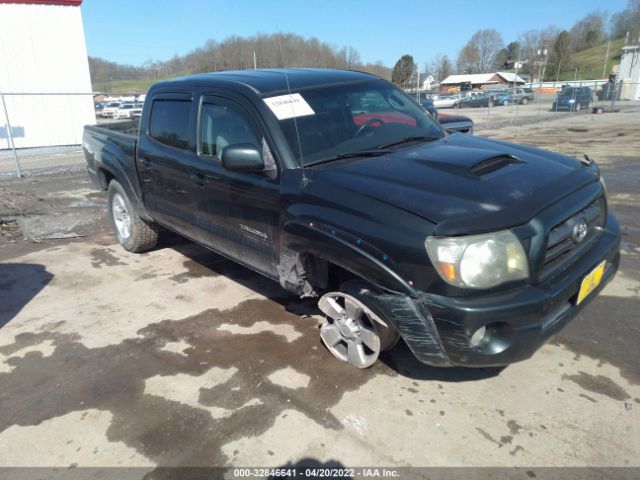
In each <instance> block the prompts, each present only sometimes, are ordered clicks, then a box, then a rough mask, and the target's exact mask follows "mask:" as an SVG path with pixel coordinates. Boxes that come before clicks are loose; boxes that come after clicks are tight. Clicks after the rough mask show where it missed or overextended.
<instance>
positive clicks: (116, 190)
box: [107, 180, 158, 253]
mask: <svg viewBox="0 0 640 480" xmlns="http://www.w3.org/2000/svg"><path fill="white" fill-rule="evenodd" d="M107 198H108V202H109V204H108V205H109V220H110V222H111V228H112V229H113V233H114V235H115V236H116V238H117V239H118V243H120V245H121V246H122V248H124V249H125V250H127V251H128V252H133V253H139V252H144V251H146V250H150V249H152V248H153V247H155V246H156V244H157V243H158V225H157V224H156V223H152V222H147V221H145V220H143V219H142V218H141V217H140V215H139V214H138V211H137V210H136V209H135V207H134V206H133V204H132V203H131V201H130V200H129V197H128V196H127V194H126V192H125V191H124V188H122V185H120V183H118V182H117V181H116V180H112V181H111V182H110V183H109V190H108V195H107Z"/></svg>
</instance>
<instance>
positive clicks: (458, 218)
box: [308, 134, 599, 235]
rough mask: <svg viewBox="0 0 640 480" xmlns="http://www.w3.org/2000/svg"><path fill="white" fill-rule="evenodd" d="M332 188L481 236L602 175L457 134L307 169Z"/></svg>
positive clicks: (452, 231) (561, 159) (543, 154)
mask: <svg viewBox="0 0 640 480" xmlns="http://www.w3.org/2000/svg"><path fill="white" fill-rule="evenodd" d="M308 173H309V179H310V180H311V181H312V182H326V183H327V184H328V185H331V186H338V187H341V188H343V189H346V190H347V191H351V192H357V193H358V194H361V195H364V196H367V197H370V198H372V199H375V200H377V201H381V202H385V203H387V204H390V205H393V206H395V207H397V208H400V209H402V210H405V211H408V212H411V213H413V214H415V215H418V216H420V217H422V218H424V219H427V220H429V221H431V222H433V223H435V224H436V228H435V233H436V234H437V235H460V234H469V233H481V232H486V231H492V230H498V229H502V228H509V227H513V226H517V225H521V224H524V223H527V222H528V221H529V220H531V219H532V218H533V217H534V216H535V215H536V214H537V213H538V212H539V211H541V210H543V209H544V208H546V207H547V206H549V205H550V204H553V203H554V202H556V201H557V200H559V199H560V198H562V197H564V196H566V195H569V194H570V193H572V192H574V191H576V190H578V189H580V188H582V187H583V186H585V185H587V184H589V183H592V182H595V181H597V179H598V176H599V172H598V168H597V166H596V165H595V164H591V165H590V166H587V165H585V164H584V163H583V162H581V161H579V160H576V159H574V158H571V157H567V156H565V155H560V154H557V153H554V152H548V151H544V150H540V149H537V148H533V147H527V146H523V145H514V144H509V143H506V142H499V141H494V140H489V139H486V138H481V137H477V136H470V135H463V134H453V135H449V136H447V137H445V138H442V139H439V140H436V141H433V142H430V143H426V144H422V145H420V146H418V147H410V148H402V149H399V150H397V151H394V152H392V153H390V154H387V155H384V156H381V157H373V158H362V159H357V160H353V159H351V160H347V161H340V162H335V163H330V164H326V165H324V166H319V167H316V168H312V169H309V170H308Z"/></svg>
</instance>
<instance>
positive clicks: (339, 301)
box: [318, 280, 400, 368]
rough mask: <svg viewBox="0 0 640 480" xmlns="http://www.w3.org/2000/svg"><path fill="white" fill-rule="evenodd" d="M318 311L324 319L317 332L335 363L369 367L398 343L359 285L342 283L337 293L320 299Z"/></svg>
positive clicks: (366, 289) (395, 333)
mask: <svg viewBox="0 0 640 480" xmlns="http://www.w3.org/2000/svg"><path fill="white" fill-rule="evenodd" d="M318 307H319V308H320V310H321V311H322V312H323V313H325V315H326V321H325V323H324V324H323V325H322V327H321V328H320V338H321V339H322V342H323V343H324V344H325V346H326V347H327V349H328V350H329V352H331V353H332V354H333V356H335V357H336V358H337V359H338V360H341V361H343V362H347V363H349V364H351V365H353V366H355V367H357V368H368V367H370V366H372V365H373V364H374V363H375V362H376V360H377V359H378V356H379V355H380V353H382V352H385V351H387V350H391V349H392V348H393V347H395V346H396V344H397V343H398V340H399V339H400V334H399V333H398V331H397V330H396V329H395V327H394V326H393V325H391V324H390V323H389V321H388V320H387V319H386V318H385V316H384V315H383V310H382V308H381V307H380V306H379V305H377V303H376V301H375V298H372V295H371V290H370V288H369V286H368V285H367V284H366V283H365V282H363V281H360V280H349V281H347V282H345V283H343V284H342V286H341V287H340V291H338V292H329V293H326V294H325V295H323V296H322V297H321V298H320V301H319V302H318ZM382 322H384V323H386V326H385V325H383V323H382Z"/></svg>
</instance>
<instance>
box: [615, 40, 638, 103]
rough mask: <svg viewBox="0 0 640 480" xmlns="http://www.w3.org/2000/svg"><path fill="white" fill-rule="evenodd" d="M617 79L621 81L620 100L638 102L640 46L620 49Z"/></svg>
mask: <svg viewBox="0 0 640 480" xmlns="http://www.w3.org/2000/svg"><path fill="white" fill-rule="evenodd" d="M618 79H619V80H620V81H622V88H621V90H620V94H621V95H620V99H621V100H640V46H637V45H636V46H633V47H631V46H630V47H624V48H623V49H622V58H621V59H620V70H619V71H618Z"/></svg>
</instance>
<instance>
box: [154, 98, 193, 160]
mask: <svg viewBox="0 0 640 480" xmlns="http://www.w3.org/2000/svg"><path fill="white" fill-rule="evenodd" d="M190 112H191V102H186V101H179V100H154V102H153V105H152V108H151V120H150V121H149V134H150V135H151V136H152V137H153V138H155V139H156V140H157V141H159V142H160V143H164V144H165V145H168V146H170V147H175V148H180V149H182V150H186V149H187V148H188V147H189V114H190Z"/></svg>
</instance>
